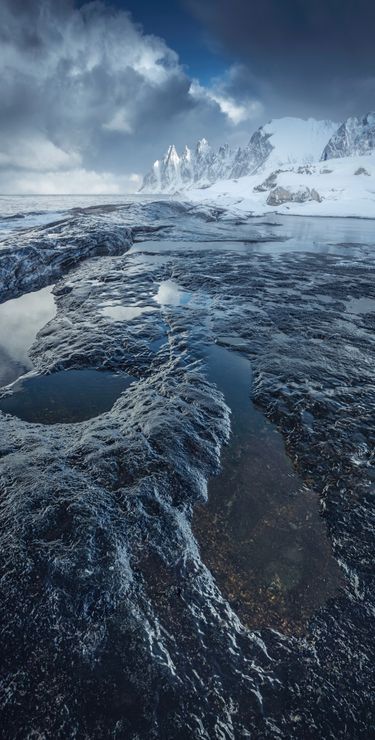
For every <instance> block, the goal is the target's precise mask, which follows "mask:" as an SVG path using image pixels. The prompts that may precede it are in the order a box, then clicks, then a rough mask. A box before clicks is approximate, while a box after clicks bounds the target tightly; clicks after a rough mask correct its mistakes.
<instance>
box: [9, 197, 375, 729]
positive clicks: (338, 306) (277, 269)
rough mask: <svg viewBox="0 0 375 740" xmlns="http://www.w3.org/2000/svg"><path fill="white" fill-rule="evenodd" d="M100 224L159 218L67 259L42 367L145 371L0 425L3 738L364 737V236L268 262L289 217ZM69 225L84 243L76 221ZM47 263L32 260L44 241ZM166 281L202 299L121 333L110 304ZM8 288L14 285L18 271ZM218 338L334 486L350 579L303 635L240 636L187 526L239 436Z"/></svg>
mask: <svg viewBox="0 0 375 740" xmlns="http://www.w3.org/2000/svg"><path fill="white" fill-rule="evenodd" d="M87 218H88V221H87V223H89V224H91V226H92V230H93V232H92V233H91V238H92V239H93V241H94V242H95V243H97V244H98V245H99V243H100V239H99V236H98V235H97V241H96V238H95V236H94V234H95V228H96V227H95V225H94V223H93V222H92V221H91V216H87ZM93 218H94V221H95V219H97V218H98V214H96V215H95V216H94V217H93ZM105 219H106V229H107V231H106V233H108V235H109V234H110V221H111V219H112V223H113V229H114V233H115V234H116V233H117V231H118V229H120V233H121V234H123V233H124V232H123V230H124V228H125V224H126V223H127V224H128V226H127V228H129V229H131V230H132V234H133V238H135V239H136V240H138V241H140V240H141V239H142V238H143V239H144V238H146V236H147V234H148V231H149V230H150V229H151V228H153V229H156V231H154V235H153V239H154V242H153V243H150V242H149V241H148V242H145V243H144V248H143V244H142V242H141V243H139V244H136V245H134V246H133V247H132V248H131V249H130V250H129V251H127V252H126V253H125V254H120V255H114V254H107V253H105V254H96V255H95V256H92V253H91V254H90V253H88V254H87V255H86V256H88V257H89V259H87V260H86V261H85V262H83V263H82V264H79V265H77V266H74V267H73V268H72V269H71V270H70V272H69V274H67V275H66V276H65V277H63V279H62V280H61V281H60V282H59V283H58V284H57V286H56V289H55V296H56V304H57V314H56V317H55V318H54V319H53V320H52V321H51V322H49V324H48V325H47V327H46V328H45V330H42V331H41V332H40V333H39V335H38V337H37V340H36V343H35V344H34V347H33V350H32V360H33V362H34V365H35V368H36V370H37V371H38V372H39V373H41V374H43V373H50V372H55V371H58V370H61V369H72V368H96V369H99V370H108V369H111V370H124V371H125V372H128V373H130V374H132V375H134V376H135V377H137V378H138V382H137V383H136V384H135V385H134V386H133V387H131V388H129V389H128V390H127V391H125V393H124V394H123V395H122V396H121V397H120V398H119V399H118V401H117V402H116V403H115V405H114V406H113V408H112V409H111V411H109V412H107V413H105V414H103V415H102V416H100V417H98V418H96V419H91V420H89V421H86V422H83V423H79V424H70V425H67V424H56V425H54V426H53V427H51V426H49V427H48V426H44V425H33V424H27V423H25V422H21V421H20V420H18V419H16V418H14V417H11V416H5V415H4V414H0V476H1V478H0V481H1V492H2V496H1V509H0V558H1V573H2V599H1V603H0V608H1V612H2V614H1V616H2V619H1V623H2V645H3V648H2V677H1V694H0V701H1V704H2V727H3V732H4V734H5V736H6V737H32V736H38V737H54V738H66V737H77V738H81V737H82V738H87V737H89V738H98V739H99V738H100V739H102V738H114V737H115V738H124V739H125V738H126V739H128V738H133V739H134V740H136V738H137V739H139V738H142V739H143V738H145V739H146V738H147V739H149V738H160V737H165V738H175V737H178V738H182V739H186V740H187V739H189V740H193V739H194V740H195V739H196V738H202V739H205V740H209V739H211V738H216V737H222V738H228V739H229V738H233V739H237V738H242V737H251V736H253V737H264V738H301V739H302V738H306V737H316V738H320V737H324V738H332V739H333V738H335V739H336V738H344V737H358V738H360V737H361V738H362V737H363V738H365V737H368V728H369V726H370V723H371V712H372V709H371V707H372V704H371V701H372V692H373V688H374V684H373V666H374V648H373V639H372V638H371V627H372V625H373V609H374V589H373V568H372V558H373V528H372V524H371V517H372V515H373V510H372V507H371V501H370V495H371V487H370V486H371V454H372V449H373V420H374V406H375V398H374V389H373V362H374V354H375V344H374V321H375V314H374V312H373V311H371V310H364V311H362V312H357V313H353V312H352V310H351V308H350V305H351V304H350V301H351V300H352V299H355V298H360V297H361V296H366V297H371V296H372V298H373V299H375V292H374V284H375V282H374V279H373V278H374V251H373V246H372V247H370V246H363V245H362V246H361V244H360V243H358V244H348V243H343V244H342V245H336V247H335V248H330V247H327V248H326V249H323V248H322V249H320V250H316V249H310V251H309V252H308V253H304V252H303V251H293V248H292V242H291V247H290V251H289V249H288V242H285V244H284V245H282V246H283V251H281V252H278V251H277V249H276V247H277V246H280V245H281V244H282V242H281V241H280V240H281V235H282V232H283V229H284V230H285V229H286V228H287V229H288V228H292V227H290V226H286V224H285V223H284V226H282V227H280V228H279V227H277V225H276V226H272V224H271V225H268V224H262V223H258V224H256V223H253V222H252V221H251V220H248V221H246V220H245V219H244V220H243V221H242V222H241V223H238V222H237V221H236V219H234V218H232V217H231V215H230V214H228V213H226V212H224V211H220V210H217V211H215V210H213V209H208V208H203V207H201V208H200V209H198V208H196V209H194V208H190V209H189V206H187V205H186V204H180V203H167V202H165V203H163V202H158V203H149V204H146V205H138V206H137V205H134V204H133V205H132V206H131V207H129V208H125V207H124V208H122V209H117V210H115V211H114V212H113V214H112V216H111V217H109V216H108V214H107V215H106V216H105ZM99 223H100V229H99V226H98V230H99V232H100V233H102V231H101V229H102V223H101V221H100V220H99ZM288 223H289V224H290V220H289V222H288ZM136 224H138V225H136ZM71 228H72V232H71V237H72V240H73V241H74V239H73V237H75V234H76V230H75V229H76V225H75V222H74V219H73V222H72V227H71ZM322 229H323V232H322V234H323V235H324V236H325V231H324V227H322ZM304 233H305V236H304V238H305V240H307V241H308V238H307V237H306V232H304ZM52 234H53V232H52ZM66 237H67V242H68V241H69V239H68V227H67V226H66ZM52 238H53V239H54V238H55V237H54V236H52ZM108 238H109V237H108ZM322 238H323V237H322V235H321V239H322ZM22 239H24V240H25V241H27V236H26V235H24V236H23V237H22ZM82 240H83V243H85V244H87V240H86V241H85V233H83V235H82ZM237 240H238V241H237ZM273 240H276V241H275V243H273ZM277 240H278V241H277ZM297 240H298V238H297ZM307 241H306V243H307ZM109 244H112V242H111V240H110V239H109ZM323 244H324V240H323ZM146 245H147V248H146ZM265 245H268V246H265ZM310 247H311V244H310ZM302 248H303V247H302ZM14 249H15V254H16V255H17V254H18V252H17V249H18V248H17V247H14ZM265 249H266V251H264V250H265ZM262 250H263V251H262ZM272 250H275V251H272ZM52 252H53V250H51V255H52ZM81 256H82V255H81ZM33 259H35V262H34V263H32V262H30V265H32V264H35V266H36V268H37V267H38V266H39V265H40V264H41V262H40V257H39V256H38V254H37V245H35V253H34V252H33ZM7 265H9V262H8V261H7V259H6V260H5V263H4V265H3V270H5V269H6V266H7ZM8 269H10V268H8ZM40 269H41V268H40ZM3 274H5V273H4V272H3ZM10 274H11V275H13V274H14V273H13V272H11V271H10ZM42 274H44V273H42ZM34 279H35V280H37V279H39V278H38V276H37V275H36V276H35V277H34ZM22 280H24V278H23V275H22V273H21V281H22ZM166 281H170V282H172V281H173V283H174V284H177V285H178V286H180V288H181V290H183V291H186V292H189V293H190V294H191V295H192V296H193V297H194V300H193V299H192V300H191V301H190V302H189V304H187V305H179V304H173V303H171V302H170V303H164V304H162V305H161V304H160V303H159V304H158V303H157V301H155V307H156V309H157V310H155V312H145V313H143V314H141V315H139V316H135V317H134V318H133V319H132V320H130V321H117V320H113V319H111V317H110V316H106V315H104V314H103V312H102V310H101V309H102V306H103V304H105V305H126V306H129V305H134V306H135V305H137V306H146V305H147V306H149V305H150V301H152V299H153V296H156V295H157V294H158V291H159V288H160V285H161V284H162V283H165V282H166ZM13 286H14V290H15V291H16V292H17V291H18V292H19V291H20V290H21V289H22V283H17V281H16V278H15V277H14V278H13ZM228 334H231V335H232V336H236V337H237V338H238V340H241V346H242V348H243V351H244V352H245V354H246V356H247V357H248V358H249V359H250V360H251V362H252V364H253V368H254V372H255V399H256V401H257V403H258V404H259V405H260V407H261V408H263V409H264V410H265V411H266V413H267V414H268V416H269V417H270V418H272V419H273V420H274V421H276V422H277V424H278V425H279V428H280V429H281V430H282V431H283V434H284V436H285V439H286V441H287V445H288V449H289V451H290V454H291V456H292V457H293V459H294V461H295V464H296V465H297V466H298V468H299V470H300V472H301V474H302V475H303V476H304V477H305V478H306V480H308V481H309V483H310V484H311V486H312V487H313V488H315V490H316V491H317V492H318V493H319V495H320V497H321V502H322V508H323V511H324V515H325V518H326V521H327V526H328V529H329V534H330V538H331V541H332V545H333V548H334V553H335V556H336V557H337V559H338V560H339V561H340V563H341V565H342V568H343V571H344V572H345V573H346V585H345V588H344V589H343V591H342V593H341V594H339V595H338V596H337V597H336V598H335V599H332V601H331V602H330V603H328V604H327V605H326V607H325V608H323V609H322V610H321V611H320V612H319V613H318V614H317V615H316V617H315V618H314V619H313V620H312V622H311V624H310V626H309V630H308V632H307V634H306V636H305V638H303V639H302V638H298V639H297V638H291V637H286V636H284V635H282V634H279V633H277V632H275V631H272V630H268V629H267V625H266V624H265V626H264V628H263V629H262V630H260V631H258V632H255V633H252V632H249V631H248V630H246V629H245V628H244V627H243V626H242V625H241V623H240V622H239V620H238V618H237V616H236V614H235V612H234V611H233V609H232V608H231V607H230V606H229V604H228V603H227V602H226V601H225V599H224V598H223V596H222V595H221V593H220V591H219V590H218V588H217V586H216V585H215V582H214V581H213V578H212V576H211V574H210V572H209V571H208V570H207V568H206V567H205V565H204V563H203V562H202V560H201V558H200V553H199V550H198V548H197V545H196V542H195V540H194V538H193V536H192V532H191V516H192V507H193V506H194V503H196V502H197V501H202V500H204V498H205V496H206V481H207V478H208V476H210V475H213V474H214V473H215V472H216V471H217V470H218V466H219V459H220V450H221V447H222V445H223V444H224V443H225V441H226V440H227V439H228V435H229V430H230V420H229V409H228V408H227V407H226V405H225V403H224V400H223V397H222V395H221V393H220V392H219V391H218V389H217V388H216V387H215V386H214V385H213V384H212V383H210V381H209V379H208V378H207V377H206V375H205V371H204V367H203V365H202V363H201V361H200V358H201V349H202V347H204V346H206V345H207V344H209V343H212V342H214V341H220V337H221V336H223V335H228ZM155 342H156V343H157V344H156V345H155ZM155 347H156V348H155Z"/></svg>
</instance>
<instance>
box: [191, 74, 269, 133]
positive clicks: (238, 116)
mask: <svg viewBox="0 0 375 740" xmlns="http://www.w3.org/2000/svg"><path fill="white" fill-rule="evenodd" d="M231 76H232V73H231V70H229V72H228V73H227V75H225V76H224V77H223V78H222V79H220V78H217V79H216V80H214V81H213V85H212V86H211V87H203V86H202V85H200V83H199V82H198V81H197V80H194V81H193V82H192V83H191V86H190V95H191V96H192V97H193V98H196V99H198V100H199V99H200V100H202V99H206V100H208V101H211V102H213V103H216V105H217V106H218V107H219V109H220V111H221V112H222V113H223V114H224V115H225V116H227V118H228V119H229V121H230V122H231V123H232V124H234V125H235V126H237V125H238V124H240V123H243V122H244V121H251V120H253V119H256V118H258V117H259V116H261V115H262V112H263V106H262V104H261V103H260V101H259V100H255V99H254V100H251V99H250V98H248V97H246V98H243V97H241V98H240V99H236V98H235V97H234V96H233V95H231V94H230V93H229V92H228V88H229V87H230V85H229V84H228V83H229V82H230V78H231Z"/></svg>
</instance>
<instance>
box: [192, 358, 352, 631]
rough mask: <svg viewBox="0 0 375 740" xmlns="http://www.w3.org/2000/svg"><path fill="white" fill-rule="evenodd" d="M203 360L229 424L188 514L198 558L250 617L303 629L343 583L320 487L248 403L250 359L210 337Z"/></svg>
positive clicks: (252, 623) (250, 622)
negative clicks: (201, 499) (311, 486)
mask: <svg viewBox="0 0 375 740" xmlns="http://www.w3.org/2000/svg"><path fill="white" fill-rule="evenodd" d="M205 362H206V366H207V372H208V376H209V378H210V379H211V380H212V381H213V382H214V383H215V384H216V385H217V386H218V388H219V389H220V390H221V391H222V392H223V393H224V396H225V400H226V402H227V404H228V406H229V407H230V409H231V427H232V431H231V437H230V440H229V444H228V446H227V447H225V448H224V450H223V453H222V457H221V465H222V470H221V473H220V474H219V476H217V477H215V478H213V479H212V480H211V481H210V484H209V488H208V502H207V503H206V504H204V505H203V506H199V507H198V508H197V510H196V512H195V514H194V519H193V531H194V532H195V534H196V536H197V538H198V542H199V546H200V548H201V551H202V555H203V559H204V561H205V562H206V563H207V565H208V566H209V568H210V570H212V572H213V573H214V575H215V577H216V578H217V581H218V583H219V585H220V587H221V588H223V589H224V592H225V594H226V596H227V598H228V599H229V601H230V603H231V605H232V607H233V608H234V610H235V611H237V612H238V614H239V616H240V617H241V619H242V620H243V622H244V623H245V624H246V625H247V626H249V627H250V628H252V629H259V628H260V627H262V626H264V625H267V626H269V627H273V628H275V629H280V630H281V631H283V632H290V633H292V634H297V633H299V632H303V630H304V628H306V625H307V621H308V618H309V617H311V615H312V614H313V613H314V612H315V611H316V610H317V609H318V608H319V607H321V606H322V605H323V604H324V603H325V602H326V601H327V599H329V598H330V597H332V596H333V595H334V594H335V593H337V592H338V588H339V586H340V584H341V583H342V575H341V574H340V570H339V567H338V564H337V562H336V561H335V559H334V557H333V553H332V548H331V545H330V543H329V540H328V536H327V530H326V526H325V524H324V522H323V520H322V519H321V517H320V516H319V503H318V497H317V495H316V493H314V492H313V491H311V490H308V488H307V487H306V486H305V485H304V483H303V481H302V480H301V479H300V478H299V476H298V475H297V473H296V471H295V470H294V469H293V466H292V464H291V461H290V459H289V458H288V457H287V455H286V451H285V446H284V442H283V439H282V437H281V434H280V433H279V432H278V431H277V429H276V428H275V426H274V425H273V424H271V423H270V422H269V421H268V420H267V419H266V418H265V417H264V415H263V414H262V413H261V412H260V411H259V410H258V409H256V408H255V407H254V405H253V403H252V401H251V397H250V394H251V384H252V376H251V367H250V363H249V361H248V360H247V359H246V358H245V357H242V356H241V355H238V354H237V353H236V352H233V351H230V350H228V349H226V348H224V347H220V346H218V345H213V346H211V347H210V348H209V349H208V350H207V352H206V353H205Z"/></svg>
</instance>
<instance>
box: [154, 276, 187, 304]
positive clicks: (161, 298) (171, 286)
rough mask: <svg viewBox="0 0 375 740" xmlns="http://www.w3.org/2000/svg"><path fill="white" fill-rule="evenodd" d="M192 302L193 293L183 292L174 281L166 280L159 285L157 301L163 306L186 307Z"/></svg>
mask: <svg viewBox="0 0 375 740" xmlns="http://www.w3.org/2000/svg"><path fill="white" fill-rule="evenodd" d="M190 300H191V293H189V292H188V291H186V290H182V288H180V287H179V286H178V285H177V284H176V283H174V282H173V280H164V281H163V282H162V283H160V285H159V289H158V292H157V293H156V295H155V301H156V302H157V303H159V304H160V305H161V306H185V305H186V304H187V303H189V302H190Z"/></svg>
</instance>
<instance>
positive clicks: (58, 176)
mask: <svg viewBox="0 0 375 740" xmlns="http://www.w3.org/2000/svg"><path fill="white" fill-rule="evenodd" d="M141 183H142V177H141V175H139V174H136V173H131V174H130V175H116V174H115V173H112V172H94V171H89V170H86V169H83V168H77V169H73V170H65V171H60V172H56V171H51V172H48V171H47V172H27V171H25V172H22V173H18V174H17V173H15V172H14V171H13V172H12V171H4V172H2V173H0V192H1V193H6V192H9V193H20V194H30V195H65V194H68V193H70V194H72V195H80V194H86V195H102V194H106V195H121V194H122V193H134V192H136V191H137V190H138V189H139V187H140V185H141Z"/></svg>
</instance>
